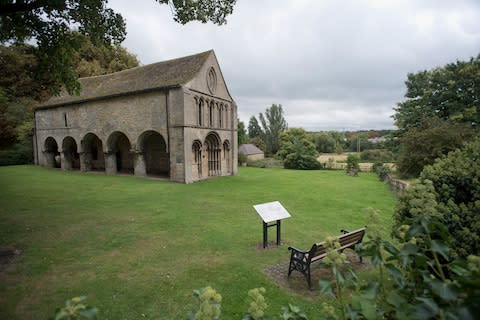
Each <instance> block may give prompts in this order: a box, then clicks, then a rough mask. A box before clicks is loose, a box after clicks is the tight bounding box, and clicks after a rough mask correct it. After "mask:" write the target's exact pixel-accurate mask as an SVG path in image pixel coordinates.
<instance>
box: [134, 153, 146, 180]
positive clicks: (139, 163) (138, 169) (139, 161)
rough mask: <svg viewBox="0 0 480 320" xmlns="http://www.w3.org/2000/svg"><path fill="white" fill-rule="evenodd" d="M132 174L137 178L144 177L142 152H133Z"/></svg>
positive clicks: (144, 169)
mask: <svg viewBox="0 0 480 320" xmlns="http://www.w3.org/2000/svg"><path fill="white" fill-rule="evenodd" d="M134 161H135V162H134V169H133V174H134V175H135V176H137V177H146V176H147V168H146V164H145V155H144V154H143V152H140V151H135V159H134Z"/></svg>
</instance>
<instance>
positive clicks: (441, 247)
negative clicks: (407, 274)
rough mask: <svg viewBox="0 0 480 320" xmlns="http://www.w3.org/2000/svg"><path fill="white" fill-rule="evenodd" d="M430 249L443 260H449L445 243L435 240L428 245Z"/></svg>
mask: <svg viewBox="0 0 480 320" xmlns="http://www.w3.org/2000/svg"><path fill="white" fill-rule="evenodd" d="M430 249H431V250H432V251H433V252H436V253H439V254H440V255H442V257H443V258H445V260H449V257H448V253H449V249H448V246H447V245H446V244H445V243H443V242H441V241H437V240H432V242H431V244H430Z"/></svg>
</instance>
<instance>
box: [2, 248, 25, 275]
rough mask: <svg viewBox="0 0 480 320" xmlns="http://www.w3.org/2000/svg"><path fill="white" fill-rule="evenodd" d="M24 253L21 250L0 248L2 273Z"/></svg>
mask: <svg viewBox="0 0 480 320" xmlns="http://www.w3.org/2000/svg"><path fill="white" fill-rule="evenodd" d="M22 253H23V251H22V250H21V249H18V248H15V247H12V246H8V247H3V248H0V271H3V270H4V269H5V268H7V267H8V266H9V265H10V264H12V263H13V262H14V261H15V258H16V257H18V256H20V255H21V254H22Z"/></svg>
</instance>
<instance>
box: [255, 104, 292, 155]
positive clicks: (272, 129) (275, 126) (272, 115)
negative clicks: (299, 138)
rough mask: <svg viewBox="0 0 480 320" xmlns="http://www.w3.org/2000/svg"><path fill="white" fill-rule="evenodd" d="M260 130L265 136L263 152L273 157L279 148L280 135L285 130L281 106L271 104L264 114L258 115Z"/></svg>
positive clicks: (285, 123)
mask: <svg viewBox="0 0 480 320" xmlns="http://www.w3.org/2000/svg"><path fill="white" fill-rule="evenodd" d="M258 117H259V119H260V123H261V124H262V130H263V132H264V134H265V145H266V150H265V152H266V153H267V155H274V154H275V153H277V151H278V149H279V148H280V133H282V132H283V131H284V130H286V129H287V122H286V121H285V119H284V118H283V110H282V105H281V104H280V105H276V104H272V106H271V107H270V108H267V109H266V110H265V114H262V113H259V115H258Z"/></svg>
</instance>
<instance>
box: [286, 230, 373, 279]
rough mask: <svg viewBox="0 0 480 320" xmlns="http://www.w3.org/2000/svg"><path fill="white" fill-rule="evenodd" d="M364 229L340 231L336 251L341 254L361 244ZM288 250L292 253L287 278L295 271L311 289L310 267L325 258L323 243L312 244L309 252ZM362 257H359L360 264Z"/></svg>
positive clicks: (294, 249) (295, 249) (290, 248)
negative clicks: (301, 274)
mask: <svg viewBox="0 0 480 320" xmlns="http://www.w3.org/2000/svg"><path fill="white" fill-rule="evenodd" d="M365 231H366V228H361V229H358V230H355V231H352V232H349V231H346V230H341V231H340V232H341V233H342V234H341V235H340V236H338V241H339V243H340V248H338V249H337V250H338V251H340V252H342V251H343V250H345V249H348V248H350V249H355V247H356V246H357V244H359V243H361V242H362V240H363V236H364V235H365ZM288 250H290V251H292V254H291V255H290V265H289V267H288V276H290V274H291V273H292V271H293V270H297V271H299V272H301V273H303V275H304V276H305V277H306V278H307V282H308V287H309V288H311V287H312V281H311V277H310V265H311V264H312V263H314V262H318V261H320V260H322V259H323V258H325V257H326V256H327V252H326V250H325V242H320V243H314V244H313V245H312V248H310V250H309V251H302V250H299V249H297V248H294V247H288ZM361 261H362V257H360V262H361Z"/></svg>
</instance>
